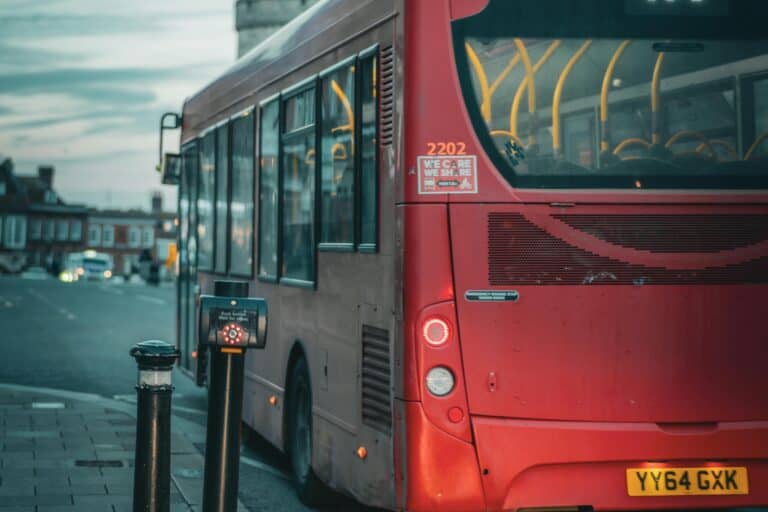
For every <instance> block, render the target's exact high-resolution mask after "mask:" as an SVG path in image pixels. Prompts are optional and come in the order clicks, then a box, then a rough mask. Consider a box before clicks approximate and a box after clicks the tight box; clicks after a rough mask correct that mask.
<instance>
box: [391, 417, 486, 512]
mask: <svg viewBox="0 0 768 512" xmlns="http://www.w3.org/2000/svg"><path fill="white" fill-rule="evenodd" d="M404 408H405V415H406V422H407V425H408V427H407V428H408V432H407V451H408V462H407V466H406V467H407V469H406V474H407V509H408V510H409V511H412V512H435V511H437V510H439V511H444V512H454V511H455V512H467V511H469V510H485V498H484V496H483V486H482V483H481V481H480V478H481V476H480V469H479V468H478V465H477V455H476V453H475V447H474V446H473V445H472V444H471V443H468V442H466V441H462V440H459V439H457V438H456V437H454V436H452V435H450V434H447V433H445V432H444V431H442V430H440V429H438V428H437V427H435V425H434V424H433V423H432V422H431V421H430V420H429V418H428V417H427V415H426V413H425V412H424V409H423V408H422V406H421V404H419V403H418V402H407V403H405V405H404Z"/></svg>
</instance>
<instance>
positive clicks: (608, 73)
mask: <svg viewBox="0 0 768 512" xmlns="http://www.w3.org/2000/svg"><path fill="white" fill-rule="evenodd" d="M631 42H632V41H630V40H629V39H627V40H625V41H622V43H621V44H620V45H619V47H618V48H617V49H616V52H615V53H614V54H613V57H611V61H610V62H609V63H608V68H607V69H606V70H605V75H604V76H603V88H602V90H601V92H600V124H601V126H602V135H601V137H600V150H601V151H608V150H609V149H610V142H609V140H610V137H609V133H608V91H609V90H610V88H611V80H612V79H613V72H614V71H615V70H616V64H618V63H619V59H620V58H621V56H622V54H623V53H624V50H626V49H627V46H629V45H630V43H631Z"/></svg>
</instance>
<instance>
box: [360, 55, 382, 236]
mask: <svg viewBox="0 0 768 512" xmlns="http://www.w3.org/2000/svg"><path fill="white" fill-rule="evenodd" d="M358 67H359V69H360V77H359V83H360V91H359V94H358V97H359V101H360V110H359V112H360V139H359V140H360V250H363V251H365V250H367V251H375V250H376V242H377V238H378V230H377V226H378V211H379V197H378V187H377V184H378V160H379V156H378V147H379V146H378V138H379V136H378V126H379V125H378V119H377V112H378V100H377V92H376V91H377V88H378V82H379V81H378V79H377V74H378V64H377V58H376V54H374V55H371V56H368V57H364V58H361V59H360V61H359V63H358Z"/></svg>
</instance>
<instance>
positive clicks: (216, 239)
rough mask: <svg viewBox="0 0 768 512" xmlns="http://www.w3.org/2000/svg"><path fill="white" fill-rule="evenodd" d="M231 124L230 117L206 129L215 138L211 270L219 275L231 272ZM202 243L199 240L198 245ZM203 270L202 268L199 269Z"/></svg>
mask: <svg viewBox="0 0 768 512" xmlns="http://www.w3.org/2000/svg"><path fill="white" fill-rule="evenodd" d="M222 128H224V129H225V130H226V132H227V147H226V150H225V152H226V158H227V173H226V176H227V191H226V199H225V201H224V203H225V204H226V210H227V211H226V218H225V220H224V224H225V225H224V231H225V239H224V241H223V242H224V256H223V257H224V270H220V268H219V257H220V256H221V255H220V254H219V252H220V251H219V249H220V248H219V228H220V226H221V224H220V219H219V186H220V183H219V149H220V144H219V133H220V130H221V129H222ZM230 130H231V128H230V125H229V118H227V119H223V120H222V121H219V122H218V123H216V124H215V125H213V126H211V127H210V128H208V129H207V130H206V131H205V134H207V133H208V132H209V131H212V132H213V133H214V135H213V139H214V143H213V144H214V157H213V160H214V166H213V172H214V180H213V190H214V201H213V205H214V210H215V211H214V214H213V233H214V239H213V265H212V268H211V270H210V271H208V272H210V273H212V274H218V275H228V273H229V263H230V262H229V229H230V220H231V219H230V214H229V207H230V202H231V201H232V162H231V153H232V139H231V137H230ZM199 169H200V165H198V174H199V172H200V170H199ZM199 194H200V184H199V182H198V196H199ZM199 245H200V243H199V242H198V247H199ZM199 270H202V269H199Z"/></svg>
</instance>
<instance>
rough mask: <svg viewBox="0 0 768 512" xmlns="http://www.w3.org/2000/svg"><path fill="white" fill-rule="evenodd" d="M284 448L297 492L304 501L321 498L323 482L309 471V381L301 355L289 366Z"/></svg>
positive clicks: (318, 502)
mask: <svg viewBox="0 0 768 512" xmlns="http://www.w3.org/2000/svg"><path fill="white" fill-rule="evenodd" d="M287 405H288V408H287V418H286V419H287V436H288V439H287V443H286V451H287V453H288V458H289V460H290V463H291V472H292V474H293V485H294V487H295V489H296V494H297V495H298V497H299V499H300V500H301V502H302V503H304V504H305V505H310V506H311V505H319V504H322V502H323V501H324V499H323V498H324V495H325V492H324V486H323V484H322V483H321V482H320V480H318V478H317V476H316V475H315V473H314V471H312V385H311V383H310V380H309V368H308V366H307V361H306V359H304V358H303V357H301V358H299V359H298V360H297V361H296V363H295V364H294V365H293V367H292V368H291V373H290V380H289V387H288V404H287Z"/></svg>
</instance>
